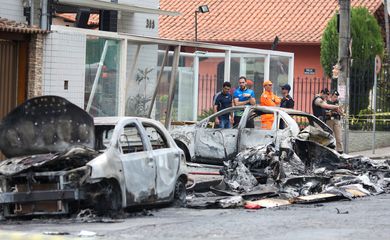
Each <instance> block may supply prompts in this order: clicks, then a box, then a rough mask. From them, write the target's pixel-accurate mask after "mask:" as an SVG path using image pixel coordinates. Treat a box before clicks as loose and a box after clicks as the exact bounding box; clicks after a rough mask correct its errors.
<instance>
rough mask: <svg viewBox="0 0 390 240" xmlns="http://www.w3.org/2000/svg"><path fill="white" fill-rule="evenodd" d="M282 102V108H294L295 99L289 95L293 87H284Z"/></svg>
mask: <svg viewBox="0 0 390 240" xmlns="http://www.w3.org/2000/svg"><path fill="white" fill-rule="evenodd" d="M281 88H282V95H283V98H282V101H281V102H280V107H282V108H294V99H293V98H292V97H291V96H290V95H289V93H290V90H291V86H290V85H289V84H286V85H283V86H282V87H281Z"/></svg>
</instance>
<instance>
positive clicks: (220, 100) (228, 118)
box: [214, 82, 234, 128]
mask: <svg viewBox="0 0 390 240" xmlns="http://www.w3.org/2000/svg"><path fill="white" fill-rule="evenodd" d="M230 89H231V84H230V83H229V82H224V83H223V85H222V91H220V92H218V93H217V94H216V95H215V97H214V112H218V111H221V110H223V109H225V108H228V107H231V106H232V103H233V96H232V95H231V94H230V92H229V91H230ZM233 121H234V116H233V112H232V113H231V114H229V113H227V114H224V115H222V116H219V117H217V118H216V119H215V124H217V127H218V128H230V126H231V124H233Z"/></svg>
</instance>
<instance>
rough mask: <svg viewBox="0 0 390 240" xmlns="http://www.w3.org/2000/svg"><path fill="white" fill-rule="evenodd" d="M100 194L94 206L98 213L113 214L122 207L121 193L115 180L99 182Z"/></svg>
mask: <svg viewBox="0 0 390 240" xmlns="http://www.w3.org/2000/svg"><path fill="white" fill-rule="evenodd" d="M99 185H100V186H99V188H100V189H101V190H100V194H99V197H98V199H96V200H95V202H96V203H97V204H96V205H95V206H94V208H95V210H96V211H97V212H98V214H99V215H107V214H108V215H115V214H116V213H118V212H120V210H121V209H122V195H121V191H120V187H119V185H118V184H117V183H116V182H115V181H104V182H102V183H99Z"/></svg>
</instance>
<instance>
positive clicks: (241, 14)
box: [159, 0, 382, 43]
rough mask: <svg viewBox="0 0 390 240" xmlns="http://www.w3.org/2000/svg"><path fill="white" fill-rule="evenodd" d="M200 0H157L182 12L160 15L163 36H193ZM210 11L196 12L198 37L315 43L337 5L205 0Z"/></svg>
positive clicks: (372, 6)
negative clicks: (276, 38) (175, 14)
mask: <svg viewBox="0 0 390 240" xmlns="http://www.w3.org/2000/svg"><path fill="white" fill-rule="evenodd" d="M381 1H382V0H352V6H365V7H367V8H368V9H369V10H370V12H374V11H376V10H377V9H378V8H379V7H380V6H381V4H382V2H381ZM205 3H206V2H205V1H204V0H185V1H183V0H160V7H161V8H162V9H167V10H171V11H179V12H181V13H182V15H181V16H178V17H170V16H160V24H159V34H160V37H163V38H171V39H181V40H193V39H194V32H195V30H194V12H195V10H196V9H197V7H198V6H200V5H203V4H205ZM207 5H208V6H209V9H210V12H209V13H205V14H201V13H200V14H198V40H200V41H220V42H223V41H226V42H229V41H237V42H272V41H273V40H274V38H275V36H276V35H278V36H279V38H280V40H281V41H282V42H287V43H288V42H290V43H299V42H305V43H319V42H320V41H321V36H322V32H323V30H324V28H325V27H326V24H327V22H328V21H329V19H330V18H331V17H332V16H333V14H334V12H335V11H336V10H337V9H338V1H336V0H283V1H281V0H208V1H207Z"/></svg>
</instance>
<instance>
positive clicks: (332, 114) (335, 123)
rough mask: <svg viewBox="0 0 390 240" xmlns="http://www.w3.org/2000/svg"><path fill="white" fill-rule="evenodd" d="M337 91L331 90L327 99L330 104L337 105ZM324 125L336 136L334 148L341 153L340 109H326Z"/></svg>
mask: <svg viewBox="0 0 390 240" xmlns="http://www.w3.org/2000/svg"><path fill="white" fill-rule="evenodd" d="M339 95H340V94H339V92H338V91H337V90H334V91H332V95H331V96H330V99H329V100H328V101H327V103H328V104H330V105H336V106H339V100H338V97H339ZM325 119H326V125H328V126H329V127H330V128H331V129H332V130H333V135H334V137H335V138H336V150H337V152H339V153H343V142H342V138H341V121H340V120H341V114H340V111H333V110H327V111H326V116H325Z"/></svg>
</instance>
